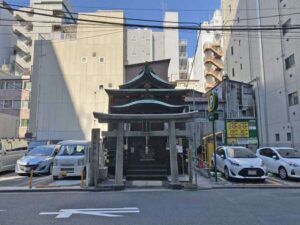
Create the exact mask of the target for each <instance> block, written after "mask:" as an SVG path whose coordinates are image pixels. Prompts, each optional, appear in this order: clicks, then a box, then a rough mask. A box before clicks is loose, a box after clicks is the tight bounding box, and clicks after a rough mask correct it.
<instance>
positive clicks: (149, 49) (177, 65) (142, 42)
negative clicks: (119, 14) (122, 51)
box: [125, 12, 188, 81]
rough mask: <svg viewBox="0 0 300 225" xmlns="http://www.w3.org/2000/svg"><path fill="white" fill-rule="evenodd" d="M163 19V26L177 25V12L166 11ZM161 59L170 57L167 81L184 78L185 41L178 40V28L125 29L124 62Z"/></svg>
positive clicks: (185, 75) (185, 63) (186, 66)
mask: <svg viewBox="0 0 300 225" xmlns="http://www.w3.org/2000/svg"><path fill="white" fill-rule="evenodd" d="M164 21H165V22H164V23H163V25H164V26H168V27H176V26H178V13H177V12H166V13H165V17H164ZM163 59H171V61H170V66H169V71H168V76H169V81H176V80H179V79H186V77H187V73H188V60H187V42H186V41H184V40H182V41H180V40H179V33H178V30H176V29H164V30H163V31H154V30H149V29H128V30H127V32H126V60H125V63H126V64H136V63H144V62H145V61H156V60H163Z"/></svg>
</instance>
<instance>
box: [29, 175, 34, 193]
mask: <svg viewBox="0 0 300 225" xmlns="http://www.w3.org/2000/svg"><path fill="white" fill-rule="evenodd" d="M32 177H33V170H31V171H30V176H29V189H32Z"/></svg>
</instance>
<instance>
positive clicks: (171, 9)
mask: <svg viewBox="0 0 300 225" xmlns="http://www.w3.org/2000/svg"><path fill="white" fill-rule="evenodd" d="M13 3H17V4H18V3H19V2H13ZM72 6H73V7H75V8H81V9H100V8H101V9H106V10H128V11H159V12H161V11H162V9H161V8H126V7H122V8H120V7H107V6H100V5H98V6H88V5H72ZM290 9H299V8H290V7H285V8H282V10H290ZM168 10H169V11H182V12H213V11H215V10H216V9H209V8H204V9H195V8H193V9H185V8H169V9H168ZM256 10H257V9H255V8H247V9H246V8H232V9H231V11H256ZM261 10H266V11H271V10H278V9H277V8H271V7H270V8H262V9H261ZM222 11H230V10H229V9H222Z"/></svg>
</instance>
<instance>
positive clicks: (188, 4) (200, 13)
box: [8, 0, 220, 56]
mask: <svg viewBox="0 0 300 225" xmlns="http://www.w3.org/2000/svg"><path fill="white" fill-rule="evenodd" d="M69 1H70V2H71V4H72V5H73V6H74V7H75V9H76V10H77V11H78V12H91V11H96V10H97V9H124V11H125V15H126V17H132V18H139V19H155V20H163V11H164V10H165V11H178V12H179V20H180V21H181V22H185V21H188V22H190V21H193V22H197V23H200V22H203V21H207V20H209V19H210V17H211V16H212V14H213V11H214V9H218V8H220V0H106V1H104V0H102V1H101V0H85V1H82V0H69ZM8 2H10V3H12V4H13V3H15V4H16V3H18V4H28V0H19V1H18V0H9V1H8ZM128 22H131V21H128ZM180 38H181V39H186V40H188V55H189V56H192V55H193V54H194V49H195V46H196V32H194V31H193V32H192V31H183V32H180Z"/></svg>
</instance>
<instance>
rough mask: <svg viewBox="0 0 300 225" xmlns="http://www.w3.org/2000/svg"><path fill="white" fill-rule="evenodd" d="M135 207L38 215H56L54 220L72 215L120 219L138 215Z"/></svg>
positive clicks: (63, 211) (62, 211) (63, 210)
mask: <svg viewBox="0 0 300 225" xmlns="http://www.w3.org/2000/svg"><path fill="white" fill-rule="evenodd" d="M139 212H140V210H139V209H138V208H137V207H124V208H99V209H61V210H59V212H41V213H40V215H57V216H56V217H55V218H57V219H64V218H70V217H71V216H72V215H73V214H82V215H91V216H104V217H122V216H123V215H118V214H124V213H139Z"/></svg>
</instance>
